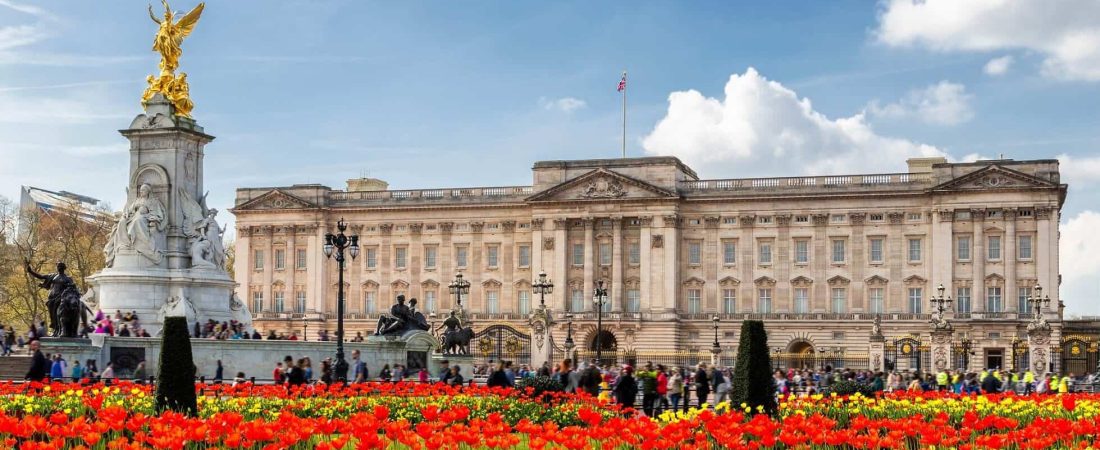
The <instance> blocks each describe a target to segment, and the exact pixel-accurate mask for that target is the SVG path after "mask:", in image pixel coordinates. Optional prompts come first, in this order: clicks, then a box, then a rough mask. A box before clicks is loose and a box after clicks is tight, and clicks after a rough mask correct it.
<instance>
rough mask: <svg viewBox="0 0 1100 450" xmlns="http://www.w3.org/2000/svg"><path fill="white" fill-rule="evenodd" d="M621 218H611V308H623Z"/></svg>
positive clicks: (616, 310) (614, 309)
mask: <svg viewBox="0 0 1100 450" xmlns="http://www.w3.org/2000/svg"><path fill="white" fill-rule="evenodd" d="M622 241H623V218H622V217H612V218H611V310H612V311H615V312H622V311H623V309H625V308H623V243H622Z"/></svg>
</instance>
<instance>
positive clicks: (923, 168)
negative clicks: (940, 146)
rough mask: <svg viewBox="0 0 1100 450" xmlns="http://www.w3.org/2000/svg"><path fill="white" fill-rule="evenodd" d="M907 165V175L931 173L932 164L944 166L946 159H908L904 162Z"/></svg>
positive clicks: (940, 157)
mask: <svg viewBox="0 0 1100 450" xmlns="http://www.w3.org/2000/svg"><path fill="white" fill-rule="evenodd" d="M905 163H906V164H909V173H932V165H933V164H946V163H947V158H944V157H942V156H934V157H930V158H909V159H907V160H905Z"/></svg>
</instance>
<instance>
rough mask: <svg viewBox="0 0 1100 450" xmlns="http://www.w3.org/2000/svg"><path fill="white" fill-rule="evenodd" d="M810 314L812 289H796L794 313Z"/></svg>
mask: <svg viewBox="0 0 1100 450" xmlns="http://www.w3.org/2000/svg"><path fill="white" fill-rule="evenodd" d="M808 312H810V288H804V287H802V288H794V313H795V314H806V313H808Z"/></svg>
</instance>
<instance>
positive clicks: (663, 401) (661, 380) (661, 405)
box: [655, 364, 669, 415]
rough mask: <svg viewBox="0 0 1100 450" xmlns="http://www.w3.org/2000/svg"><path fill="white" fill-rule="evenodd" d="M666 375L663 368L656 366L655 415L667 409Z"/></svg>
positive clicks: (659, 365)
mask: <svg viewBox="0 0 1100 450" xmlns="http://www.w3.org/2000/svg"><path fill="white" fill-rule="evenodd" d="M668 407H669V402H668V373H667V372H666V371H665V366H664V365H661V364H657V404H656V407H655V408H656V411H655V412H656V414H658V415H659V414H661V411H664V410H666V409H668Z"/></svg>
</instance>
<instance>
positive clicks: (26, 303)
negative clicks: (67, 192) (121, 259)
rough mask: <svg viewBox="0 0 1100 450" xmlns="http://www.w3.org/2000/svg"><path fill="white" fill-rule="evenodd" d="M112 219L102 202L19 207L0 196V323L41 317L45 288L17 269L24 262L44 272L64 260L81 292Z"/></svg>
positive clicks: (98, 263)
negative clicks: (85, 205) (91, 206)
mask: <svg viewBox="0 0 1100 450" xmlns="http://www.w3.org/2000/svg"><path fill="white" fill-rule="evenodd" d="M114 219H115V218H114V216H113V215H111V214H110V213H108V212H107V210H106V208H105V207H101V208H99V209H97V210H94V211H89V210H87V209H85V208H81V207H80V206H78V205H76V204H75V203H74V204H73V205H71V206H69V207H64V206H61V207H54V208H51V209H49V210H48V211H47V210H43V209H40V208H24V209H19V208H18V207H15V206H14V205H13V204H12V202H11V201H9V200H7V199H5V198H2V197H0V323H3V324H12V323H22V324H24V325H27V326H29V325H31V324H32V323H33V322H34V321H36V320H43V319H44V318H45V317H46V292H45V291H43V290H41V289H39V282H38V280H36V279H34V278H33V277H31V276H30V275H28V274H27V273H26V272H25V271H24V270H23V262H24V261H27V262H29V263H30V264H31V266H33V267H35V268H36V269H39V271H44V272H53V266H54V264H55V263H56V262H57V261H64V262H65V264H66V265H67V266H69V276H71V277H72V278H73V281H75V282H76V284H77V287H79V288H80V290H81V292H85V291H87V289H88V280H87V278H88V277H89V276H91V275H92V274H94V273H96V272H98V271H100V270H102V269H103V267H104V265H105V264H106V260H105V256H104V254H103V247H104V246H105V245H106V244H107V239H108V238H109V236H110V232H111V229H112V227H113V226H114Z"/></svg>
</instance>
